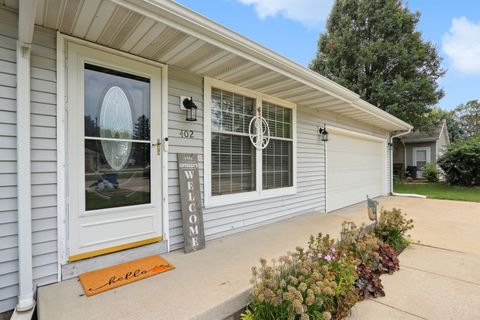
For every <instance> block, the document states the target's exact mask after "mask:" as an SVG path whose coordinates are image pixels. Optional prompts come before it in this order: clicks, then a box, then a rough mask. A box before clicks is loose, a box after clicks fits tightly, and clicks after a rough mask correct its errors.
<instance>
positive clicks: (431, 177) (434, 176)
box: [422, 163, 439, 182]
mask: <svg viewBox="0 0 480 320" xmlns="http://www.w3.org/2000/svg"><path fill="white" fill-rule="evenodd" d="M438 175H439V172H438V169H437V166H436V165H435V164H434V163H427V164H426V165H424V166H423V168H422V176H423V177H424V178H425V179H427V180H428V181H429V182H438Z"/></svg>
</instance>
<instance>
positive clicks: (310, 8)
mask: <svg viewBox="0 0 480 320" xmlns="http://www.w3.org/2000/svg"><path fill="white" fill-rule="evenodd" d="M237 1H239V2H241V3H243V4H246V5H253V6H254V7H255V11H256V13H257V15H258V17H259V18H260V19H265V18H267V17H274V16H276V15H282V16H284V17H285V18H287V19H290V20H294V21H299V22H301V23H302V24H303V25H304V26H306V27H307V28H318V27H320V26H323V24H324V23H325V21H326V19H327V17H328V15H329V13H330V10H331V8H332V4H333V0H237Z"/></svg>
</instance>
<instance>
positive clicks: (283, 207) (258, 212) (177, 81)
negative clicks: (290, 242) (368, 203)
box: [168, 68, 389, 249]
mask: <svg viewBox="0 0 480 320" xmlns="http://www.w3.org/2000/svg"><path fill="white" fill-rule="evenodd" d="M180 95H182V96H192V97H193V99H194V101H195V103H196V104H197V106H198V107H199V110H198V117H197V119H198V121H197V122H195V123H188V122H186V121H185V113H184V111H180V108H179V102H180V98H179V97H180ZM325 122H327V123H328V124H330V125H339V126H343V127H345V128H355V130H358V131H361V132H365V133H369V134H375V135H379V136H382V137H384V138H386V137H387V132H384V131H381V130H376V129H374V128H373V127H369V126H366V125H360V124H358V123H355V122H353V121H348V120H346V119H343V118H341V117H338V116H336V115H335V114H332V113H328V112H324V113H319V112H316V111H312V110H311V109H307V108H303V107H301V106H299V107H298V108H297V139H298V141H297V193H296V194H295V195H290V196H284V197H281V198H270V199H264V200H259V201H254V202H246V203H239V204H234V205H227V206H220V207H211V208H204V223H205V234H206V237H207V239H212V238H216V237H220V236H223V235H227V234H231V233H234V232H238V231H240V230H244V229H248V228H252V227H255V226H258V225H261V224H266V223H271V222H273V221H276V220H279V219H284V218H286V217H289V216H292V215H295V214H301V213H305V212H313V211H318V212H325V165H324V159H325V155H324V144H323V142H322V141H321V139H320V137H319V136H318V135H317V127H319V126H323V124H324V123H325ZM181 129H188V130H193V131H194V138H193V139H184V138H180V130H181ZM169 145H170V147H169V175H168V178H169V181H168V185H169V221H170V240H171V243H170V244H171V248H172V249H178V248H180V247H182V246H183V236H182V221H181V208H180V196H179V187H178V171H177V153H182V152H189V153H196V154H198V155H199V162H200V184H201V190H202V198H203V167H204V165H206V164H204V163H203V79H202V78H201V77H200V76H197V75H194V74H191V73H187V72H185V71H182V70H178V69H175V68H170V69H169ZM386 159H387V162H388V163H389V157H387V158H386ZM387 165H388V164H387V163H386V166H387ZM388 167H389V165H388ZM385 184H386V185H387V186H389V176H388V175H387V176H386V177H385ZM387 188H389V187H387Z"/></svg>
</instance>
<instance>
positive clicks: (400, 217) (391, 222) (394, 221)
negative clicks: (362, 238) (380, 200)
mask: <svg viewBox="0 0 480 320" xmlns="http://www.w3.org/2000/svg"><path fill="white" fill-rule="evenodd" d="M411 229H413V220H412V219H408V218H407V215H406V214H403V213H402V210H400V209H397V208H393V209H392V210H384V209H383V208H382V210H381V213H380V220H379V221H378V224H377V225H376V226H375V229H374V234H375V235H376V236H377V237H378V238H379V239H380V240H382V241H383V242H385V243H387V244H389V245H390V246H392V247H393V248H394V249H395V250H396V251H397V252H402V251H403V250H404V249H405V248H406V247H408V245H409V244H410V241H409V240H408V236H407V232H408V231H409V230H411Z"/></svg>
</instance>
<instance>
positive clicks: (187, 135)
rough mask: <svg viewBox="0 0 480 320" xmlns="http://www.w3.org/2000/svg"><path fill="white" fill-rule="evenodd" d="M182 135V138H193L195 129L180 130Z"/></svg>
mask: <svg viewBox="0 0 480 320" xmlns="http://www.w3.org/2000/svg"><path fill="white" fill-rule="evenodd" d="M180 137H182V138H190V139H192V138H193V130H183V129H182V130H180Z"/></svg>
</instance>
